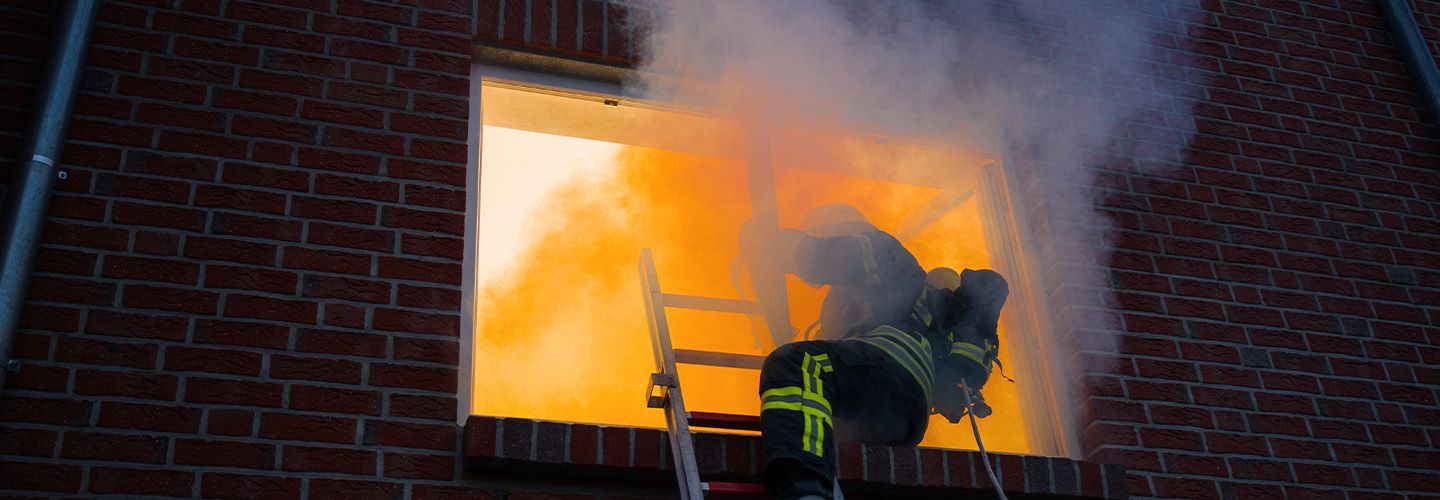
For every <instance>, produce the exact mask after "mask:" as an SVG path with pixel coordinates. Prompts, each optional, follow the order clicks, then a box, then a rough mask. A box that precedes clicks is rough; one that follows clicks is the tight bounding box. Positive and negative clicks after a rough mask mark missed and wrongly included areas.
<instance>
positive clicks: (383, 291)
mask: <svg viewBox="0 0 1440 500" xmlns="http://www.w3.org/2000/svg"><path fill="white" fill-rule="evenodd" d="M301 291H302V292H303V294H304V296H306V297H312V298H329V299H341V300H352V301H356V302H370V303H375V304H386V303H389V302H390V283H389V282H386V281H371V280H360V279H351V278H334V277H329V276H314V275H312V276H306V277H305V282H304V284H303V285H302V286H301Z"/></svg>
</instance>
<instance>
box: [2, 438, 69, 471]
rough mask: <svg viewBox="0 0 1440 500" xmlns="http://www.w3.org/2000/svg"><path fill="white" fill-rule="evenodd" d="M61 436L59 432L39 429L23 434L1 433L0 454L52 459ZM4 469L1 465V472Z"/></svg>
mask: <svg viewBox="0 0 1440 500" xmlns="http://www.w3.org/2000/svg"><path fill="white" fill-rule="evenodd" d="M59 436H60V433H58V432H54V431H44V430H37V429H26V430H24V431H23V432H20V431H16V430H7V432H4V433H0V454H3V455H19V456H30V457H42V458H43V457H50V456H51V455H53V454H54V453H55V443H56V442H57V441H58V440H59ZM3 467H4V466H3V465H0V470H4V469H3Z"/></svg>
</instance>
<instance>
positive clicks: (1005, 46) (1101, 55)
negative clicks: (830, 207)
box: [628, 0, 1204, 380]
mask: <svg viewBox="0 0 1440 500" xmlns="http://www.w3.org/2000/svg"><path fill="white" fill-rule="evenodd" d="M628 3H631V4H633V5H635V6H636V7H639V9H636V11H638V12H643V13H644V16H643V19H642V21H641V23H640V26H639V31H638V32H637V33H638V35H637V37H636V40H637V49H638V51H639V52H640V54H641V57H642V61H643V62H642V64H641V68H640V69H641V70H642V71H641V72H640V75H641V76H640V77H638V79H637V80H635V81H632V82H629V84H630V85H631V86H632V87H633V88H635V89H637V90H638V92H639V93H640V95H644V96H647V97H652V98H656V99H661V100H666V101H671V102H676V103H679V104H681V105H684V106H689V107H694V108H699V109H704V110H709V111H711V112H714V113H716V114H720V115H725V116H730V117H733V118H736V119H739V120H742V121H744V122H745V123H746V124H747V126H754V127H764V128H771V129H773V128H775V127H783V126H785V125H786V124H790V123H806V124H822V125H825V126H831V127H837V128H853V129H859V130H868V131H880V132H882V133H884V134H889V135H893V136H897V137H903V138H907V139H913V140H916V141H920V142H925V143H931V144H937V145H941V146H951V147H956V148H981V149H984V150H988V151H995V152H998V153H1000V154H1001V155H1002V157H1003V158H1004V159H1005V161H1006V164H1007V167H1008V174H1009V175H1010V176H1011V179H1010V181H1009V185H1010V186H1011V191H1012V192H1011V196H1012V197H1014V199H1015V200H1016V204H1017V209H1021V210H1024V211H1025V212H1026V213H1024V214H1022V215H1023V216H1025V217H1026V218H1027V219H1028V220H1029V222H1030V226H1031V227H1032V228H1034V229H1035V233H1036V236H1035V237H1034V238H1033V239H1029V240H1025V244H1027V246H1028V247H1029V250H1030V251H1033V252H1036V253H1037V254H1038V255H1039V256H1040V257H1041V258H1040V259H1039V260H1040V262H1039V263H1040V264H1042V265H1043V266H1044V268H1043V269H1039V270H1037V271H1038V274H1040V275H1041V276H1043V279H1044V280H1045V283H1044V286H1045V290H1046V291H1047V292H1048V294H1049V300H1050V310H1051V312H1052V314H1053V315H1054V326H1055V328H1054V330H1055V332H1056V336H1057V337H1059V339H1058V340H1059V341H1060V342H1061V343H1062V344H1064V345H1065V347H1064V349H1066V350H1068V352H1071V353H1081V354H1077V355H1074V356H1071V357H1070V360H1069V362H1070V365H1071V366H1070V367H1069V369H1070V370H1071V371H1072V373H1073V374H1080V373H1090V374H1095V373H1107V372H1109V371H1110V370H1111V369H1113V366H1111V365H1112V364H1113V361H1107V360H1113V359H1115V356H1114V355H1113V354H1110V353H1113V352H1114V351H1115V345H1114V344H1115V335H1114V332H1117V331H1119V330H1120V328H1121V325H1120V324H1119V321H1118V319H1116V318H1118V315H1117V314H1115V313H1113V312H1111V311H1110V308H1111V307H1112V306H1113V304H1112V302H1113V300H1114V299H1113V297H1112V295H1113V294H1112V293H1111V292H1110V289H1111V286H1110V283H1109V281H1110V278H1109V261H1110V251H1111V245H1112V243H1113V242H1112V241H1111V239H1112V237H1110V236H1109V234H1110V232H1111V231H1110V229H1111V228H1112V222H1111V221H1110V220H1109V218H1107V217H1106V216H1105V215H1104V213H1103V212H1102V208H1103V205H1104V204H1105V201H1104V199H1105V194H1104V192H1105V189H1106V188H1107V184H1108V183H1110V182H1112V181H1111V180H1110V177H1107V176H1106V173H1107V172H1117V171H1118V172H1147V173H1159V172H1161V171H1164V170H1167V169H1169V168H1171V167H1173V166H1175V165H1178V164H1180V162H1182V161H1183V158H1182V157H1181V155H1182V152H1183V150H1184V146H1185V145H1186V144H1187V142H1188V138H1189V137H1190V133H1191V128H1192V123H1193V122H1192V119H1191V116H1190V113H1191V105H1190V103H1191V102H1193V99H1191V98H1192V97H1194V96H1193V94H1194V93H1195V92H1196V90H1195V89H1197V88H1199V86H1198V84H1199V83H1202V82H1201V79H1202V78H1203V73H1201V72H1198V71H1197V70H1195V69H1194V68H1191V67H1189V65H1188V64H1187V59H1186V57H1185V56H1184V54H1186V53H1188V52H1187V43H1188V42H1187V38H1188V37H1187V30H1189V29H1193V26H1191V25H1190V23H1191V22H1193V21H1194V20H1196V19H1198V18H1200V17H1202V16H1203V15H1204V13H1203V12H1201V11H1200V10H1199V7H1198V0H949V1H941V0H883V1H873V0H638V1H633V2H628ZM676 77H678V78H676ZM1121 189H1128V188H1125V187H1121ZM1083 353H1094V354H1093V355H1090V354H1083ZM1057 375H1059V374H1057ZM1057 378H1058V377H1057ZM1067 379H1070V380H1077V379H1081V380H1083V377H1079V376H1077V377H1073V378H1071V377H1067Z"/></svg>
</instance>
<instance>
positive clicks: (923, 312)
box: [910, 291, 935, 326]
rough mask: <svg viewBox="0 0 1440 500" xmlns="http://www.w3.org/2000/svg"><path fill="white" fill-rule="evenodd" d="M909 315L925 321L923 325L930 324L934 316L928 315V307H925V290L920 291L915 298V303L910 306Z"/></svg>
mask: <svg viewBox="0 0 1440 500" xmlns="http://www.w3.org/2000/svg"><path fill="white" fill-rule="evenodd" d="M910 316H911V317H914V318H915V319H916V320H918V321H920V322H921V323H925V326H930V322H931V321H934V320H935V317H934V316H931V315H930V308H929V307H925V292H923V291H922V292H920V297H918V298H916V299H915V305H914V306H912V307H911V308H910Z"/></svg>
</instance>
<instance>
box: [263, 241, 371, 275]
mask: <svg viewBox="0 0 1440 500" xmlns="http://www.w3.org/2000/svg"><path fill="white" fill-rule="evenodd" d="M284 266H285V267H287V268H290V269H302V270H308V271H323V272H330V273H341V274H355V275H361V276H366V275H369V274H370V256H368V255H364V254H357V253H347V252H339V251H333V250H315V249H310V248H304V247H287V248H286V249H285V258H284ZM382 276H383V274H382Z"/></svg>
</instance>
